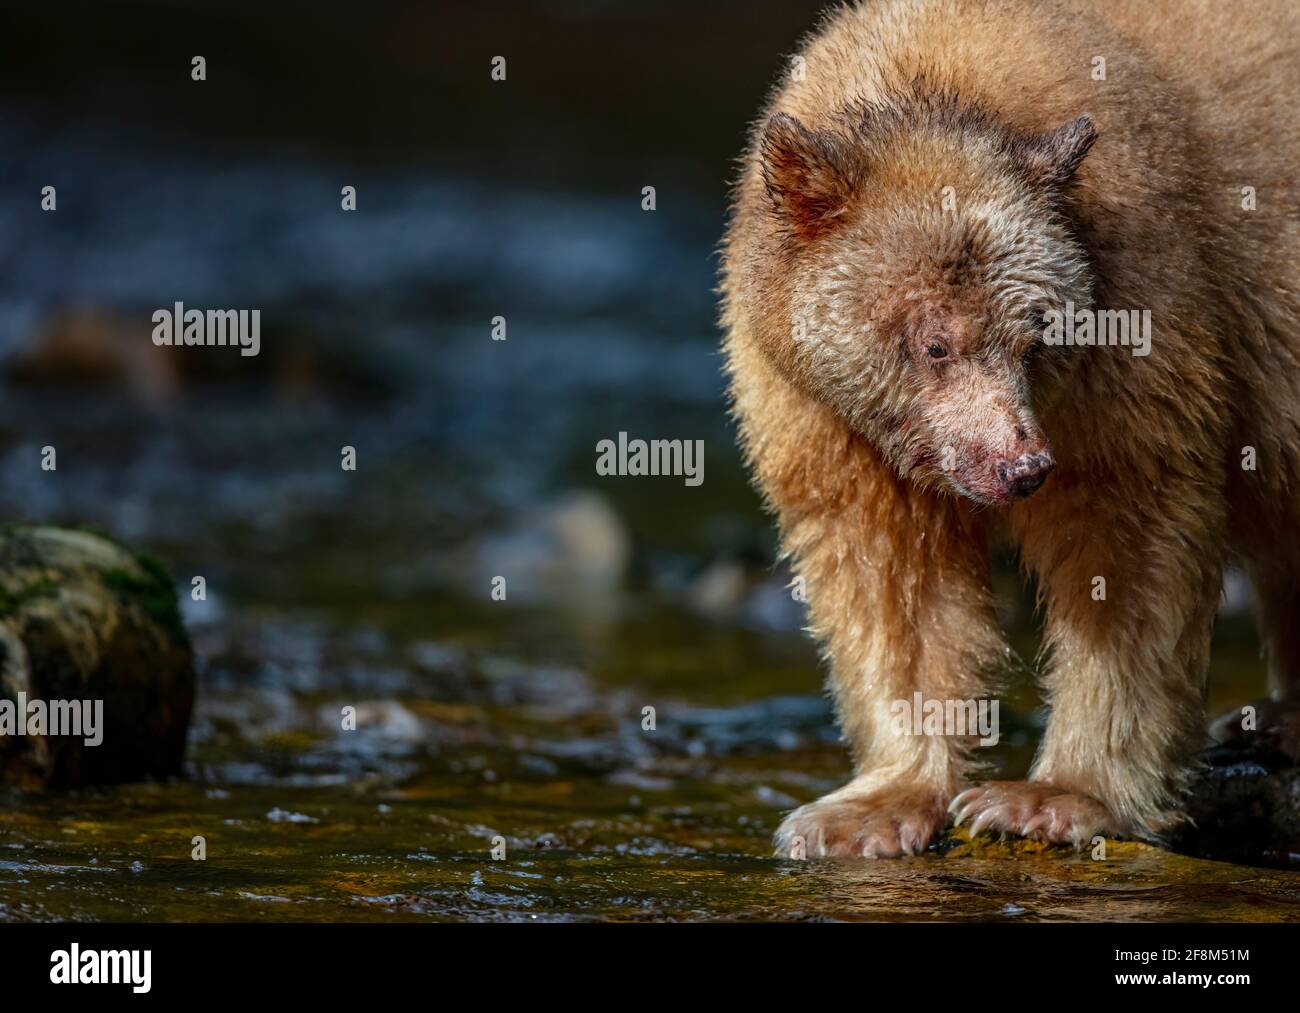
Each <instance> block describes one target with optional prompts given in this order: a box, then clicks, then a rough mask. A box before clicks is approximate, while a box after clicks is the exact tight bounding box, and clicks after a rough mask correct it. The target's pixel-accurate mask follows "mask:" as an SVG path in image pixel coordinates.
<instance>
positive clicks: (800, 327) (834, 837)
mask: <svg viewBox="0 0 1300 1013" xmlns="http://www.w3.org/2000/svg"><path fill="white" fill-rule="evenodd" d="M1296 10H1297V9H1296V5H1295V4H1294V3H1293V2H1291V0H1249V2H1246V3H1241V4H1225V3H1221V2H1219V0H1130V2H1124V3H1116V2H1113V0H1079V2H1064V0H1062V2H1044V3H1041V4H1039V3H1036V4H1026V3H1023V2H1013V0H1007V2H999V0H876V2H867V3H862V4H860V5H858V6H853V7H848V8H845V9H842V10H839V11H838V12H836V13H834V14H833V15H832V16H830V17H829V18H828V20H827V21H826V22H825V23H824V25H823V26H822V27H821V29H820V30H819V31H818V32H816V33H815V35H814V36H813V37H811V38H810V40H809V41H808V42H807V44H806V46H805V47H804V48H803V50H802V52H801V54H800V56H799V57H798V58H795V59H793V60H792V61H791V62H790V64H789V68H790V69H789V71H788V72H787V73H786V74H785V75H784V78H783V81H782V83H781V84H780V86H779V88H778V90H777V91H776V92H775V94H774V96H773V98H772V100H771V102H770V104H769V107H768V108H767V110H766V111H765V112H764V113H763V115H762V116H761V118H760V119H759V121H758V122H757V124H756V125H755V128H754V131H753V137H752V143H751V146H750V149H749V153H748V156H747V158H746V160H745V163H744V167H743V170H742V177H741V179H740V181H739V183H738V186H737V190H736V193H735V200H734V208H733V213H732V218H731V221H730V224H729V226H728V231H727V235H726V240H725V244H724V256H723V284H722V289H723V300H724V306H723V325H724V328H725V331H726V338H725V351H726V357H727V370H728V375H729V379H730V390H731V398H732V404H733V410H734V413H735V416H736V418H737V420H738V426H739V431H740V438H741V443H742V446H743V449H744V452H745V455H746V458H747V460H748V462H749V465H750V467H751V469H752V471H753V473H754V476H755V479H756V482H757V484H758V486H759V487H760V489H761V492H762V493H763V495H764V498H765V500H766V502H767V504H768V506H769V507H770V508H771V509H772V510H773V511H774V513H775V514H776V517H777V520H778V523H779V528H780V534H781V539H782V548H783V551H784V553H785V554H786V555H787V556H788V558H789V559H790V560H791V562H792V565H793V567H794V569H795V571H796V572H797V573H798V574H799V575H801V576H802V577H803V578H804V580H805V586H806V589H807V596H808V603H809V604H808V609H809V621H810V625H811V628H812V631H813V633H814V634H815V636H816V637H817V638H818V640H819V642H820V643H821V645H822V648H823V652H824V655H825V658H826V660H827V662H828V664H829V667H830V685H831V688H832V691H833V696H834V699H835V702H836V708H837V713H838V717H839V720H840V723H841V726H842V728H843V731H844V734H845V737H846V739H847V741H848V743H849V744H850V746H851V749H852V757H853V761H854V769H855V774H854V776H853V778H852V780H850V781H849V783H848V784H846V785H845V786H844V787H842V788H840V789H839V790H837V791H834V792H832V793H831V794H829V795H827V796H825V797H824V798H821V799H819V800H817V801H814V802H811V803H809V804H807V805H804V806H803V807H802V808H799V809H797V810H795V811H794V812H793V813H791V814H790V815H789V816H788V817H787V818H786V819H785V821H784V822H783V823H782V825H781V827H780V829H779V830H778V831H777V836H776V848H777V853H778V854H790V853H791V852H792V850H793V851H794V852H795V853H799V852H800V851H801V850H802V849H804V848H806V852H807V854H808V855H809V856H810V857H811V856H825V855H858V856H866V857H875V856H895V855H903V854H915V853H917V852H919V851H921V850H923V849H924V848H925V847H926V846H927V844H928V843H929V842H930V841H931V840H932V839H933V838H934V837H935V836H936V835H937V834H938V833H939V832H940V830H941V829H942V828H943V827H944V825H945V824H946V822H947V820H948V818H949V813H950V811H951V813H952V818H953V819H954V821H955V822H957V823H962V824H966V825H969V826H970V827H972V829H973V830H974V831H975V832H981V831H986V830H987V831H991V832H1000V833H1006V834H1017V835H1024V836H1031V837H1036V838H1040V839H1046V840H1050V841H1054V842H1074V843H1076V844H1077V843H1079V842H1081V841H1087V840H1089V839H1090V838H1091V837H1092V835H1094V834H1110V835H1135V836H1142V837H1158V835H1159V834H1160V832H1161V830H1162V829H1163V828H1166V827H1168V826H1169V825H1171V823H1172V822H1174V821H1176V820H1177V819H1178V818H1179V812H1180V801H1181V796H1182V794H1183V792H1184V789H1185V787H1186V784H1187V780H1188V772H1189V767H1190V765H1191V763H1192V757H1193V754H1194V753H1195V751H1196V750H1197V749H1198V748H1199V747H1200V746H1201V745H1202V744H1203V741H1204V737H1205V706H1204V693H1205V686H1206V678H1207V671H1208V665H1209V650H1210V633H1211V627H1212V625H1213V621H1214V615H1215V610H1216V605H1217V601H1218V597H1219V594H1220V586H1221V577H1222V573H1223V567H1224V564H1225V561H1227V560H1229V559H1236V560H1239V561H1240V563H1241V564H1242V565H1243V566H1244V567H1245V568H1246V569H1247V571H1248V572H1249V574H1250V576H1251V578H1252V580H1253V584H1254V587H1255V591H1256V594H1257V598H1258V602H1259V617H1260V620H1261V624H1262V629H1263V640H1264V643H1265V645H1266V651H1267V657H1268V664H1269V673H1270V681H1271V690H1272V693H1273V695H1274V697H1275V698H1276V699H1279V700H1287V699H1291V700H1294V699H1295V698H1296V697H1297V696H1300V537H1298V533H1300V291H1298V287H1297V281H1298V279H1300V199H1298V196H1297V186H1296V174H1297V171H1298V170H1297V164H1300V132H1298V123H1300V116H1298V115H1297V113H1298V110H1300V55H1298V54H1297V40H1300V17H1298V16H1297V13H1296ZM1067 306H1069V307H1070V311H1069V312H1070V315H1071V319H1072V320H1075V321H1085V322H1087V321H1091V320H1096V321H1098V326H1097V328H1095V329H1094V328H1093V327H1092V326H1087V327H1083V328H1082V329H1081V326H1080V324H1079V323H1075V325H1074V331H1075V333H1074V336H1073V337H1074V340H1072V341H1062V340H1061V339H1060V334H1061V328H1060V326H1059V324H1060V321H1061V317H1062V314H1063V313H1065V312H1066V307H1067ZM1146 312H1149V319H1150V334H1149V336H1148V337H1149V343H1148V345H1147V347H1146V348H1145V349H1144V350H1143V349H1140V348H1136V347H1135V345H1136V344H1137V341H1136V338H1135V339H1134V340H1132V341H1125V340H1124V339H1123V337H1122V335H1121V336H1120V337H1119V339H1118V340H1116V336H1115V335H1114V334H1108V333H1105V332H1106V330H1107V329H1106V328H1104V327H1101V326H1100V324H1101V323H1102V322H1105V321H1110V322H1113V321H1114V320H1116V319H1121V318H1123V319H1128V318H1129V317H1130V315H1135V314H1139V313H1146ZM1053 319H1055V322H1056V325H1057V326H1056V327H1055V328H1053V327H1052V326H1049V324H1048V323H1047V321H1051V320H1053ZM1085 332H1086V336H1085ZM1053 334H1055V335H1056V338H1055V340H1054V339H1053ZM1135 352H1137V353H1138V354H1135ZM999 545H1008V546H1010V547H1012V548H1014V549H1015V550H1016V551H1017V552H1018V554H1019V559H1020V561H1021V564H1022V567H1023V569H1024V571H1025V573H1026V574H1027V575H1029V574H1032V576H1033V577H1034V578H1035V580H1036V582H1037V589H1038V595H1039V599H1040V606H1041V608H1042V611H1043V615H1044V622H1045V644H1044V648H1045V659H1046V662H1045V664H1046V671H1045V676H1044V680H1045V687H1044V688H1045V694H1046V698H1047V700H1048V702H1049V703H1050V706H1051V712H1050V719H1049V721H1048V725H1047V729H1046V732H1045V735H1044V737H1043V741H1042V744H1041V747H1040V749H1039V752H1038V754H1037V757H1036V759H1035V762H1034V765H1033V768H1032V771H1031V773H1030V775H1029V780H1028V781H1024V782H997V781H993V782H988V783H984V784H978V783H973V782H972V776H971V775H972V774H973V773H974V771H975V769H976V764H975V758H976V756H977V755H978V754H977V752H976V751H975V749H974V746H975V738H974V737H973V736H972V737H965V738H963V737H958V736H953V735H903V734H899V733H898V731H897V728H896V724H897V722H896V721H895V720H894V715H895V713H896V711H895V710H894V709H893V706H892V705H893V704H894V703H895V701H899V700H904V701H910V700H912V699H913V698H914V695H915V694H917V693H920V694H921V698H922V699H924V700H926V701H929V700H940V701H954V700H956V701H967V700H979V699H984V698H987V697H988V696H989V695H990V694H991V692H992V690H993V686H992V684H991V681H990V680H991V679H992V677H993V676H994V675H996V674H997V673H998V671H999V668H1001V667H1004V665H1005V661H1006V659H1007V655H1008V654H1009V649H1008V647H1007V646H1006V643H1005V641H1004V638H1003V634H1002V632H1001V631H1000V629H999V627H998V623H997V619H996V616H995V613H994V606H993V599H992V595H991V592H990V586H989V575H988V566H989V557H990V553H991V551H992V550H993V549H994V548H996V547H997V546H999Z"/></svg>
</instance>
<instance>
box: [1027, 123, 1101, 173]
mask: <svg viewBox="0 0 1300 1013" xmlns="http://www.w3.org/2000/svg"><path fill="white" fill-rule="evenodd" d="M1096 140H1097V128H1096V127H1095V126H1094V125H1093V122H1092V117H1091V116H1087V115H1084V116H1079V117H1077V118H1076V119H1073V120H1071V121H1070V122H1069V123H1065V124H1063V125H1061V126H1059V127H1057V128H1056V129H1055V130H1049V131H1047V132H1046V133H1044V134H1035V135H1033V136H1032V137H1029V138H1028V139H1026V140H1025V141H1024V142H1023V143H1022V144H1020V145H1019V148H1018V150H1017V154H1018V156H1019V159H1020V163H1021V165H1023V166H1024V169H1025V173H1026V175H1028V177H1029V180H1030V182H1033V183H1037V184H1039V185H1041V186H1047V187H1053V188H1057V189H1059V188H1062V187H1065V186H1068V185H1069V184H1070V183H1071V182H1073V181H1074V174H1075V172H1076V171H1077V170H1078V168H1079V164H1080V163H1081V162H1082V161H1083V159H1084V156H1085V155H1087V154H1088V151H1089V150H1090V149H1091V148H1092V145H1093V142H1094V141H1096Z"/></svg>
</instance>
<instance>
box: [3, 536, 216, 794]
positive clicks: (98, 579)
mask: <svg viewBox="0 0 1300 1013" xmlns="http://www.w3.org/2000/svg"><path fill="white" fill-rule="evenodd" d="M0 656H2V658H3V664H2V667H0V732H3V733H4V734H0V781H3V783H6V784H10V785H15V786H18V787H21V788H27V789H34V788H58V789H61V788H75V787H81V786H85V785H92V784H112V783H115V782H120V781H133V780H139V779H142V778H145V777H166V776H169V775H172V774H177V773H179V772H180V768H181V761H182V758H183V756H184V751H185V734H186V729H187V727H188V724H189V716H190V710H191V707H192V705H193V699H194V681H195V677H194V667H193V659H192V656H191V651H190V643H189V638H188V636H187V634H186V632H185V628H184V625H183V624H182V621H181V617H180V613H179V611H178V610H177V607H176V594H175V590H174V589H173V587H172V582H171V577H170V576H169V575H168V573H167V572H166V570H164V569H163V568H162V567H161V565H160V564H159V563H157V562H156V561H154V560H153V559H151V558H150V557H147V556H138V555H133V554H132V553H131V552H129V551H128V550H126V549H125V548H123V547H122V546H120V545H118V544H116V543H114V542H112V541H110V540H108V539H106V538H103V537H101V536H99V535H97V534H92V533H90V532H86V531H74V530H66V529H59V528H48V527H31V528H23V527H18V528H9V529H7V530H5V531H3V532H0ZM6 720H7V721H8V722H11V723H12V726H10V725H9V724H7V723H6Z"/></svg>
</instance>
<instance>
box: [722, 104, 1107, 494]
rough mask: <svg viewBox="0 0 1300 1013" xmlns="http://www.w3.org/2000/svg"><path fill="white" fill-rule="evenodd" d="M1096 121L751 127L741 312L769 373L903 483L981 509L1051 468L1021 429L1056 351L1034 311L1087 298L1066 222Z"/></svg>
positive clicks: (867, 114) (783, 122)
mask: <svg viewBox="0 0 1300 1013" xmlns="http://www.w3.org/2000/svg"><path fill="white" fill-rule="evenodd" d="M1095 139H1096V131H1095V129H1094V127H1093V124H1092V121H1091V120H1090V119H1089V118H1088V117H1087V116H1080V117H1079V118H1077V119H1075V120H1072V121H1071V122H1069V123H1066V124H1065V125H1064V126H1061V127H1058V128H1057V129H1054V130H1050V131H1047V132H1045V133H1041V134H1026V133H1021V132H1019V131H1015V130H1012V129H1010V128H1008V127H1005V126H1004V125H1001V124H999V123H998V122H997V121H996V119H995V118H994V117H992V116H991V115H989V114H987V113H983V112H980V111H978V110H972V109H970V108H968V107H964V106H962V105H960V104H958V103H957V101H956V100H955V99H943V100H926V101H913V102H911V103H899V104H897V105H883V106H882V105H874V106H861V107H858V108H851V109H847V110H845V111H844V112H843V113H842V114H841V115H840V116H839V117H838V118H836V119H835V120H833V121H832V122H831V125H830V126H828V127H826V128H823V129H816V130H813V129H809V128H807V127H805V126H804V125H803V124H802V123H800V122H799V121H798V120H797V119H795V118H793V117H791V116H789V115H785V114H781V113H778V114H776V115H773V116H772V117H771V118H770V119H769V120H768V121H767V123H766V124H765V125H764V126H763V127H762V128H761V130H760V134H759V138H758V156H759V159H758V166H757V168H758V169H759V172H760V173H761V175H759V176H757V177H756V181H757V183H758V184H760V185H761V190H760V191H758V192H759V193H760V200H761V202H762V203H763V204H764V209H763V211H764V213H763V214H761V215H759V216H757V217H758V219H759V223H758V224H757V225H756V228H757V230H758V233H759V235H760V237H761V238H760V241H759V243H758V247H759V249H758V251H757V255H754V251H753V250H752V249H751V253H750V255H749V256H748V259H747V261H746V265H745V267H744V268H743V270H744V271H745V274H746V283H747V289H748V291H749V292H750V293H751V299H752V302H751V306H754V307H756V308H757V312H756V313H755V312H751V318H757V321H758V322H757V324H756V326H755V328H754V330H755V332H756V333H757V335H758V338H759V341H760V343H761V344H762V346H763V347H764V349H765V350H766V351H767V353H768V354H769V355H770V356H771V357H772V358H773V359H774V361H775V362H776V364H777V365H778V367H779V368H780V369H781V371H782V372H783V374H784V375H786V376H787V377H788V378H790V379H791V380H793V381H794V382H795V383H797V384H798V385H799V386H801V387H802V388H803V389H805V390H807V391H809V392H810V393H812V394H813V395H814V396H815V397H816V398H817V399H818V400H820V401H821V402H823V403H824V404H826V405H828V406H829V407H830V408H831V409H833V410H834V411H836V412H837V413H839V414H840V415H841V416H842V417H843V418H844V419H845V420H846V421H847V422H848V423H849V424H850V425H851V426H852V428H853V429H854V430H855V431H857V432H859V433H860V434H862V435H863V436H865V437H866V438H868V439H869V440H871V441H872V443H873V444H874V445H875V446H876V447H877V448H878V449H879V450H880V452H881V453H882V454H883V455H884V456H885V458H886V459H887V460H888V461H889V462H890V463H891V464H892V465H893V466H894V467H895V468H896V469H897V470H898V472H899V474H900V475H903V476H904V477H906V478H907V479H909V480H911V481H916V482H921V483H923V484H927V485H931V486H933V487H936V488H948V489H951V490H955V491H957V492H959V493H961V494H963V495H966V496H969V497H970V498H972V499H974V500H976V501H978V502H980V503H986V504H1004V503H1010V502H1012V501H1014V500H1018V499H1021V498H1023V497H1026V496H1028V495H1030V494H1031V493H1033V492H1034V491H1035V490H1036V489H1037V488H1038V487H1039V486H1040V485H1042V483H1043V481H1044V480H1045V479H1046V477H1047V474H1048V472H1049V471H1050V470H1051V469H1052V468H1053V467H1054V465H1055V461H1054V458H1053V455H1052V449H1051V446H1050V445H1049V442H1048V439H1047V437H1046V435H1045V434H1044V432H1043V430H1042V427H1041V425H1040V423H1039V418H1040V415H1041V414H1042V412H1043V410H1044V408H1045V407H1046V406H1048V405H1049V404H1051V403H1052V402H1053V401H1054V400H1055V399H1057V398H1058V397H1059V396H1060V392H1061V390H1062V388H1063V386H1064V382H1065V379H1066V375H1067V373H1068V371H1069V367H1070V362H1069V358H1068V354H1067V353H1068V351H1069V350H1068V349H1066V348H1059V347H1052V346H1049V345H1047V344H1046V342H1045V341H1044V335H1045V322H1044V314H1045V312H1047V311H1048V310H1051V309H1056V310H1062V309H1063V308H1064V306H1065V304H1066V302H1067V301H1069V302H1072V303H1073V304H1074V306H1075V307H1076V308H1080V309H1084V308H1087V307H1089V306H1090V305H1091V297H1092V279H1091V273H1090V269H1089V266H1088V261H1087V258H1086V256H1085V253H1084V250H1083V248H1082V247H1081V245H1080V244H1079V242H1078V240H1077V238H1076V237H1075V235H1074V233H1073V230H1072V227H1071V224H1070V221H1069V218H1068V216H1067V214H1066V201H1067V200H1068V199H1069V191H1070V188H1071V187H1072V186H1073V184H1074V182H1075V175H1076V170H1077V169H1078V167H1079V165H1080V163H1081V162H1082V160H1083V158H1084V156H1085V155H1086V154H1087V153H1088V150H1089V148H1090V147H1091V146H1092V144H1093V141H1094V140H1095Z"/></svg>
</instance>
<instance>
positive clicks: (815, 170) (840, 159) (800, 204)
mask: <svg viewBox="0 0 1300 1013" xmlns="http://www.w3.org/2000/svg"><path fill="white" fill-rule="evenodd" d="M759 158H760V161H761V164H762V169H763V183H764V185H765V186H766V187H767V196H768V198H769V199H770V200H771V202H772V210H773V212H774V213H775V214H776V215H777V216H778V217H779V218H780V219H781V220H782V221H783V222H785V224H786V225H787V226H788V227H789V228H790V230H791V231H792V233H794V234H796V235H798V236H801V237H803V238H805V239H808V238H812V237H814V236H818V235H821V234H822V233H823V232H825V231H827V230H828V229H830V228H831V227H832V226H833V225H834V224H835V219H836V217H838V216H839V214H840V212H842V211H843V210H844V208H845V207H846V206H847V204H848V202H849V197H850V196H851V195H852V193H853V187H854V185H855V172H854V169H853V158H852V152H851V149H850V147H849V142H848V140H847V139H845V138H844V137H842V136H840V135H839V134H836V133H832V132H830V131H827V130H809V129H808V128H807V127H805V126H804V125H803V124H802V123H800V122H799V121H798V120H796V119H795V118H794V117H793V116H787V115H786V114H785V113H777V114H776V115H774V116H773V117H772V118H771V119H770V120H768V123H767V126H766V127H765V128H764V130H763V138H762V141H761V142H760V144H759Z"/></svg>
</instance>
